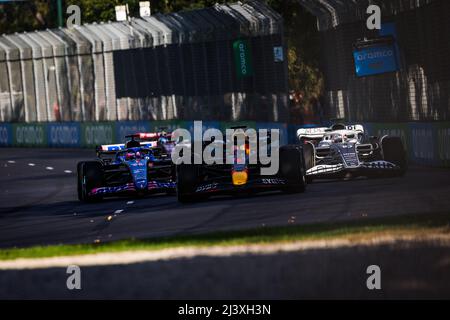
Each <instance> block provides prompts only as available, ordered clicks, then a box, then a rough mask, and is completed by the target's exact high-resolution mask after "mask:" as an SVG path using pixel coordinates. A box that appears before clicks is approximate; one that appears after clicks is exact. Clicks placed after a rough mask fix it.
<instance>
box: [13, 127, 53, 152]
mask: <svg viewBox="0 0 450 320" xmlns="http://www.w3.org/2000/svg"><path fill="white" fill-rule="evenodd" d="M12 128H13V130H12V132H13V139H12V144H13V146H16V147H47V146H48V141H47V135H48V134H47V125H46V124H41V123H28V124H25V123H23V124H19V123H16V124H13V125H12Z"/></svg>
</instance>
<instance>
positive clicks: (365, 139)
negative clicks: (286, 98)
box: [297, 124, 407, 182]
mask: <svg viewBox="0 0 450 320" xmlns="http://www.w3.org/2000/svg"><path fill="white" fill-rule="evenodd" d="M297 137H298V139H299V141H300V143H301V144H303V150H304V157H305V166H306V169H307V171H306V178H307V181H308V182H312V180H314V179H318V178H325V179H331V178H347V177H355V176H366V177H377V176H381V177H388V176H402V175H404V173H405V171H406V169H407V157H406V152H405V148H404V146H403V143H402V140H401V139H400V137H390V136H383V137H369V136H368V135H367V134H366V132H365V130H364V127H363V126H362V125H359V124H356V125H344V124H335V125H333V126H331V127H330V128H308V129H299V130H298V131H297Z"/></svg>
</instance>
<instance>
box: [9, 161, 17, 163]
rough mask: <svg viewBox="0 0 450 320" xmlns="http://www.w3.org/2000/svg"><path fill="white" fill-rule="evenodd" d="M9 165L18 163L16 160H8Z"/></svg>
mask: <svg viewBox="0 0 450 320" xmlns="http://www.w3.org/2000/svg"><path fill="white" fill-rule="evenodd" d="M8 163H16V162H15V161H14V160H8Z"/></svg>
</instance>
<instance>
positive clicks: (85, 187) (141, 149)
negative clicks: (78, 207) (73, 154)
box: [77, 132, 176, 202]
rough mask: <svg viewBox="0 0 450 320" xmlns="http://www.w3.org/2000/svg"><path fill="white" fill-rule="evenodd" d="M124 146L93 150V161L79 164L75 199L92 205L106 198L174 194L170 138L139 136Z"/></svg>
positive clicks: (161, 133) (128, 137) (129, 137)
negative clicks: (94, 152)
mask: <svg viewBox="0 0 450 320" xmlns="http://www.w3.org/2000/svg"><path fill="white" fill-rule="evenodd" d="M126 138H127V139H130V140H129V141H127V142H126V143H125V144H116V145H102V146H99V147H97V148H96V152H97V160H96V161H83V162H80V163H78V166H77V169H78V170H77V171H78V198H79V200H80V201H85V202H89V201H95V200H100V199H102V198H103V197H106V196H118V195H130V194H135V195H145V194H151V193H160V192H165V193H174V192H175V187H176V183H175V180H176V178H175V166H174V165H173V163H172V160H171V157H170V154H171V152H172V150H173V147H174V143H173V142H171V141H170V134H169V133H166V132H158V133H138V134H134V135H130V136H126Z"/></svg>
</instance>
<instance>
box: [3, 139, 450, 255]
mask: <svg viewBox="0 0 450 320" xmlns="http://www.w3.org/2000/svg"><path fill="white" fill-rule="evenodd" d="M94 156H95V154H94V151H93V150H70V149H6V148H2V149H0V247H3V248H7V247H14V246H17V247H24V246H31V245H45V244H58V243H65V244H68V243H92V242H94V241H97V242H98V241H101V242H104V241H111V240H118V239H126V238H149V237H158V236H170V235H178V234H188V233H203V232H210V231H215V230H232V229H239V228H254V227H259V226H262V225H265V226H275V225H287V224H289V223H296V224H302V223H311V222H330V221H338V220H339V221H341V220H350V219H367V218H370V217H375V216H392V215H401V214H427V213H439V212H444V211H445V210H448V208H449V207H450V197H449V194H450V183H449V181H450V170H445V169H430V168H422V167H412V168H410V170H409V171H408V173H407V174H406V176H405V177H403V178H392V179H371V180H368V179H358V180H353V181H321V182H317V183H316V182H314V183H313V184H311V185H309V186H308V189H307V192H306V193H304V194H297V195H284V194H281V193H278V192H274V193H269V194H267V193H266V194H264V193H263V194H259V195H255V196H251V197H248V196H246V197H218V198H212V199H210V200H209V201H206V202H201V203H197V204H190V205H182V204H179V203H178V202H177V201H176V199H175V197H174V196H168V195H156V196H151V197H147V198H116V199H110V200H109V199H107V200H104V201H103V202H101V203H96V204H84V203H80V202H79V201H78V199H77V195H76V164H77V162H78V161H81V160H88V159H93V158H94ZM108 217H109V219H108Z"/></svg>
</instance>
